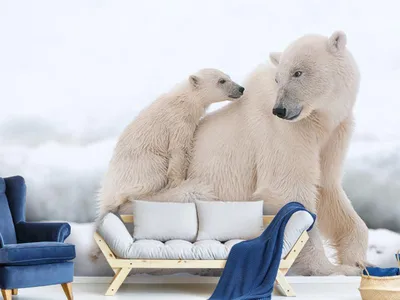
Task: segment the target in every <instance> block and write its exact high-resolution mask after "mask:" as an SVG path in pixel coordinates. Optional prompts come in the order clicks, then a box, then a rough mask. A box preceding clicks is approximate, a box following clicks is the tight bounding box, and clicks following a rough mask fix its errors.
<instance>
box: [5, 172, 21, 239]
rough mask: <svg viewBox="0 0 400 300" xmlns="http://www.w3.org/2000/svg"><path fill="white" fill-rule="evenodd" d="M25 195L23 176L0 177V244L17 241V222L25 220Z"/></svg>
mask: <svg viewBox="0 0 400 300" xmlns="http://www.w3.org/2000/svg"><path fill="white" fill-rule="evenodd" d="M25 195H26V187H25V181H24V179H23V178H22V177H21V176H14V177H8V178H1V177H0V246H2V245H3V244H4V245H5V244H16V243H17V236H16V233H15V224H18V223H19V222H21V221H25Z"/></svg>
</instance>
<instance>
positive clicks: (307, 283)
mask: <svg viewBox="0 0 400 300" xmlns="http://www.w3.org/2000/svg"><path fill="white" fill-rule="evenodd" d="M99 281H100V282H104V280H99ZM85 282H93V280H82V279H80V278H78V279H77V280H75V283H74V285H73V292H74V299H75V300H92V299H108V300H110V299H115V300H120V299H132V300H134V299H140V300H141V299H143V300H146V299H154V300H157V299H160V300H161V299H164V300H167V299H171V300H172V299H174V300H180V299H182V300H184V299H185V300H190V299H203V300H204V299H208V297H210V295H211V294H212V292H213V290H214V288H215V283H183V284H178V283H159V282H158V283H157V282H155V283H128V284H124V285H123V286H122V287H121V288H120V290H119V291H118V293H117V294H116V295H115V296H114V297H109V296H104V292H105V291H106V289H107V284H106V283H85ZM289 282H291V285H292V286H293V288H294V290H295V291H296V293H297V297H296V298H286V297H280V296H274V297H273V299H287V300H288V299H297V300H317V299H318V300H361V297H360V295H359V292H358V286H359V279H358V278H343V277H337V278H334V277H326V278H315V277H313V278H310V277H308V278H299V277H291V278H289ZM13 299H15V300H31V299H32V300H58V299H62V300H65V299H66V298H65V296H64V294H63V291H62V288H61V286H49V287H40V288H31V289H22V290H20V291H19V295H18V296H14V297H13ZM377 300H378V299H377Z"/></svg>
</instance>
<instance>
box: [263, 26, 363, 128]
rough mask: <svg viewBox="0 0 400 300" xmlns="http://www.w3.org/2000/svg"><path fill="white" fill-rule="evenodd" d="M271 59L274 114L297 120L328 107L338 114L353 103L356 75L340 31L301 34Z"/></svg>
mask: <svg viewBox="0 0 400 300" xmlns="http://www.w3.org/2000/svg"><path fill="white" fill-rule="evenodd" d="M270 60H271V61H272V63H273V64H274V65H275V66H276V77H275V81H276V83H277V99H276V102H275V106H274V108H273V114H274V115H276V116H278V117H280V118H282V119H285V120H291V121H298V120H301V119H303V118H306V117H308V116H309V115H310V114H311V113H312V112H314V111H316V112H318V111H327V110H329V112H330V113H331V114H332V113H334V114H336V115H338V116H340V114H345V113H346V112H348V111H349V109H351V108H352V106H353V105H354V102H355V98H356V94H357V91H358V83H359V75H358V69H357V65H356V64H355V62H354V60H353V58H352V55H351V54H350V52H349V51H348V50H347V49H346V35H345V34H344V33H343V32H340V31H338V32H335V33H333V34H332V36H331V37H329V38H327V37H324V36H319V35H307V36H304V37H302V38H300V39H298V40H296V41H295V42H293V43H292V44H291V45H289V47H288V48H287V49H286V50H285V51H284V52H282V53H271V54H270Z"/></svg>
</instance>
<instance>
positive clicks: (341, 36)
mask: <svg viewBox="0 0 400 300" xmlns="http://www.w3.org/2000/svg"><path fill="white" fill-rule="evenodd" d="M346 43H347V37H346V34H345V33H344V32H343V31H335V32H334V33H333V34H332V35H331V37H330V38H329V39H328V49H329V51H330V52H332V53H336V52H339V51H343V50H344V48H345V47H346Z"/></svg>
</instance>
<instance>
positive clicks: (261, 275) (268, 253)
mask: <svg viewBox="0 0 400 300" xmlns="http://www.w3.org/2000/svg"><path fill="white" fill-rule="evenodd" d="M301 210H304V211H307V210H306V209H305V208H304V206H303V205H302V204H300V203H297V202H291V203H288V204H286V205H285V206H284V207H283V208H282V209H281V210H280V211H279V212H278V214H277V215H276V217H275V218H274V219H273V221H272V222H271V224H270V225H269V226H268V227H267V228H266V229H265V230H264V232H263V233H262V234H261V235H260V236H259V237H257V238H255V239H253V240H249V241H244V242H241V243H239V244H236V245H235V246H233V247H232V250H231V252H230V253H229V256H228V260H227V262H226V266H225V268H224V271H223V273H222V276H221V278H220V280H219V282H218V285H217V287H216V289H215V291H214V293H213V295H212V296H211V298H210V300H239V299H240V300H244V299H256V300H264V299H265V300H269V299H271V294H272V291H273V287H274V282H275V279H276V276H277V273H278V268H279V264H280V261H281V256H282V248H283V234H284V231H285V227H286V224H287V222H288V221H289V219H290V217H291V216H292V215H293V214H294V213H295V212H297V211H301ZM312 216H313V218H314V220H315V215H313V214H312ZM311 227H312V226H311ZM311 227H310V228H309V230H310V229H311Z"/></svg>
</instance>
